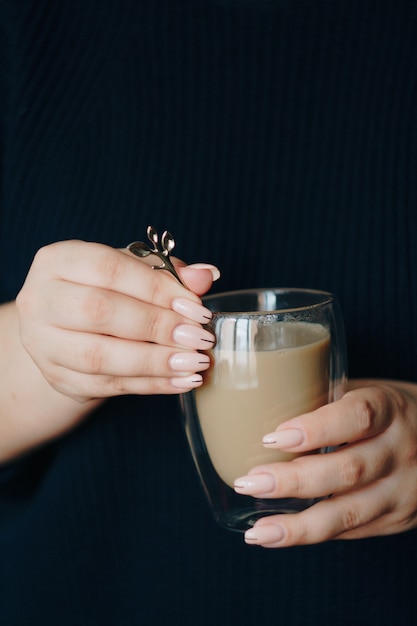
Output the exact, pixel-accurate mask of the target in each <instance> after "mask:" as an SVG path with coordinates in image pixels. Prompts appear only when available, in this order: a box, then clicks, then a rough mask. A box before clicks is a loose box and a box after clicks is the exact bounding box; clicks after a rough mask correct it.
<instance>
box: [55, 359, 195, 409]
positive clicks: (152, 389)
mask: <svg viewBox="0 0 417 626" xmlns="http://www.w3.org/2000/svg"><path fill="white" fill-rule="evenodd" d="M48 382H49V384H50V385H51V386H52V387H53V388H54V389H55V390H57V391H59V392H60V393H62V394H63V395H66V396H69V397H70V398H73V399H75V400H78V401H79V402H85V401H86V400H90V399H93V398H94V399H98V398H111V397H115V396H121V395H132V394H133V395H156V394H163V395H167V394H171V395H172V394H179V393H186V392H187V391H191V389H194V388H197V387H199V386H200V385H201V384H202V382H203V378H202V376H201V374H199V373H193V374H187V375H180V374H179V375H178V376H173V377H172V378H163V377H157V376H155V377H152V376H147V377H145V376H138V377H134V376H132V377H128V376H111V375H93V374H84V373H81V372H77V371H73V370H69V369H67V368H64V367H55V368H54V369H53V370H52V371H51V373H50V376H49V377H48Z"/></svg>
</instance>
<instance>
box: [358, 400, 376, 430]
mask: <svg viewBox="0 0 417 626" xmlns="http://www.w3.org/2000/svg"><path fill="white" fill-rule="evenodd" d="M355 408H356V418H357V422H358V429H359V432H360V435H362V436H363V437H367V436H368V435H370V434H372V431H373V427H374V424H375V419H376V415H377V412H376V410H375V407H374V405H373V404H372V403H371V402H370V401H369V400H368V399H367V398H361V399H360V400H357V401H356V407H355Z"/></svg>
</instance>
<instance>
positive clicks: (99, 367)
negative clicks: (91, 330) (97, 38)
mask: <svg viewBox="0 0 417 626" xmlns="http://www.w3.org/2000/svg"><path fill="white" fill-rule="evenodd" d="M84 361H85V365H86V368H87V371H88V372H89V373H90V374H101V373H103V370H104V361H105V359H104V354H103V350H102V347H101V346H100V345H99V344H98V343H94V344H93V345H92V346H89V347H88V348H87V349H86V351H85V355H84Z"/></svg>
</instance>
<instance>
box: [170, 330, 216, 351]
mask: <svg viewBox="0 0 417 626" xmlns="http://www.w3.org/2000/svg"><path fill="white" fill-rule="evenodd" d="M173 337H174V341H175V342H176V343H178V344H180V345H182V346H185V347H187V348H194V349H195V350H209V349H210V348H212V347H213V345H214V343H215V338H214V336H213V335H212V334H211V333H209V332H208V330H205V329H204V328H201V326H191V324H180V325H179V326H177V327H176V328H175V330H174V332H173Z"/></svg>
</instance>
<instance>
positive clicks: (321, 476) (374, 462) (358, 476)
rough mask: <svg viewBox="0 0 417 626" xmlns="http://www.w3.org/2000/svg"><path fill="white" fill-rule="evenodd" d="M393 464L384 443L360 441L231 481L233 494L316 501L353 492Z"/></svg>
mask: <svg viewBox="0 0 417 626" xmlns="http://www.w3.org/2000/svg"><path fill="white" fill-rule="evenodd" d="M393 465H394V460H393V456H392V453H391V449H390V446H389V444H388V442H386V441H385V440H384V439H379V440H376V439H375V440H373V441H372V443H370V442H369V441H364V442H361V443H357V444H354V445H349V446H346V447H343V448H340V449H339V450H337V451H336V452H332V453H329V454H316V455H308V456H302V457H299V458H296V459H294V460H293V461H289V462H283V463H274V464H269V465H262V466H258V467H256V468H254V469H253V470H251V471H250V472H249V474H248V475H247V476H243V477H240V478H238V479H237V480H236V481H235V491H236V492H237V493H240V494H243V495H251V496H256V497H262V498H289V497H291V498H317V497H324V496H328V495H329V494H339V493H343V492H347V491H350V490H351V489H357V488H360V487H363V486H365V485H368V484H370V483H371V482H374V481H375V480H379V479H381V478H383V477H384V476H387V475H388V474H389V473H390V472H391V470H392V468H393Z"/></svg>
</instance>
